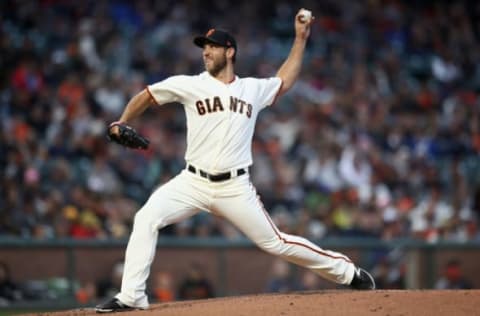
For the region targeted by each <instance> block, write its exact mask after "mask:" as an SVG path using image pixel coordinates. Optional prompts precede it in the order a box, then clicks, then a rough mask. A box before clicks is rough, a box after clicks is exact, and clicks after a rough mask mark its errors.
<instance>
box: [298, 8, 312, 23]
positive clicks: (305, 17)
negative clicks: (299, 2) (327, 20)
mask: <svg viewBox="0 0 480 316" xmlns="http://www.w3.org/2000/svg"><path fill="white" fill-rule="evenodd" d="M311 19H312V11H309V10H305V9H302V10H300V16H299V20H300V22H302V23H306V22H309V21H310V20H311Z"/></svg>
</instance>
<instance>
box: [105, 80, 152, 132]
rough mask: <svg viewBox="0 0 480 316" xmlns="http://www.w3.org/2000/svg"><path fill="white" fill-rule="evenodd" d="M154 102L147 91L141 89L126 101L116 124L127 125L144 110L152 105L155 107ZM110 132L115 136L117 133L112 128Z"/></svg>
mask: <svg viewBox="0 0 480 316" xmlns="http://www.w3.org/2000/svg"><path fill="white" fill-rule="evenodd" d="M155 104H156V102H155V100H154V99H153V97H152V96H151V94H150V93H149V92H148V91H147V89H143V90H142V91H141V92H139V93H138V94H136V95H135V96H134V97H133V98H131V99H130V101H128V103H127V106H126V107H125V109H124V110H123V113H122V115H121V116H120V119H119V120H118V121H117V123H124V124H128V122H129V121H131V120H132V119H134V118H136V117H138V116H140V114H142V113H143V112H145V110H146V109H147V108H148V107H149V106H152V105H155ZM111 131H112V132H113V133H114V134H116V133H118V127H117V126H113V127H112V129H111Z"/></svg>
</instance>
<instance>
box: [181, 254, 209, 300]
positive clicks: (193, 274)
mask: <svg viewBox="0 0 480 316" xmlns="http://www.w3.org/2000/svg"><path fill="white" fill-rule="evenodd" d="M177 296H178V298H179V299H181V300H198V299H205V298H212V297H215V292H214V290H213V286H212V284H211V282H210V281H209V280H208V279H207V276H206V275H205V272H204V271H203V267H202V266H201V265H200V264H199V263H196V262H192V263H190V265H189V266H188V270H187V274H186V276H185V278H184V279H183V280H182V281H181V282H180V285H179V288H178V295H177Z"/></svg>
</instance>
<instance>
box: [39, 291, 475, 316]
mask: <svg viewBox="0 0 480 316" xmlns="http://www.w3.org/2000/svg"><path fill="white" fill-rule="evenodd" d="M37 315H38V314H37ZM50 315H55V316H62V315H70V316H83V315H95V312H94V311H93V309H80V310H73V311H66V312H56V313H50ZM97 315H100V314H97ZM116 315H122V316H124V315H135V316H142V315H155V316H156V315H159V316H161V315H176V316H199V315H201V316H240V315H243V316H267V315H291V316H298V315H301V316H314V315H315V316H317V315H329V316H334V315H355V316H361V315H375V316H378V315H382V316H387V315H390V316H399V315H402V316H407V315H412V316H421V315H425V316H441V315H449V316H450V315H455V316H467V315H468V316H470V315H480V290H448V291H435V290H415V291H410V290H399V291H397V290H395V291H393V290H390V291H387V290H378V291H366V292H358V291H345V290H333V291H321V292H300V293H291V294H261V295H253V296H240V297H226V298H217V299H209V300H201V301H184V302H174V303H164V304H154V305H152V306H151V307H150V309H149V310H146V311H135V312H124V313H121V314H116Z"/></svg>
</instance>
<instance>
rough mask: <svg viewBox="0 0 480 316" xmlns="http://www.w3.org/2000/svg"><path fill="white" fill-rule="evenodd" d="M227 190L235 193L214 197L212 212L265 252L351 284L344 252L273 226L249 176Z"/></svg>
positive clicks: (351, 272)
mask: <svg viewBox="0 0 480 316" xmlns="http://www.w3.org/2000/svg"><path fill="white" fill-rule="evenodd" d="M232 185H233V186H238V188H230V189H228V190H229V191H230V192H233V191H236V192H238V193H237V194H236V195H232V194H231V193H230V194H227V195H226V196H225V197H224V198H221V197H219V198H217V199H216V200H215V203H214V208H213V211H215V212H218V213H219V214H220V215H222V216H223V217H225V218H226V219H228V220H229V221H231V222H232V223H233V224H234V225H235V226H236V227H238V228H239V229H240V230H241V231H242V232H243V233H244V234H245V235H246V236H247V237H248V238H249V239H251V240H252V241H253V242H255V244H257V245H258V247H260V248H261V249H263V250H265V251H266V252H268V253H271V254H274V255H276V256H280V257H282V258H283V259H285V260H287V261H289V262H292V263H295V264H298V265H300V266H303V267H306V268H308V269H311V270H312V271H313V272H315V273H316V274H318V275H320V276H322V277H323V278H325V279H328V280H330V281H333V282H336V283H339V284H346V285H347V284H350V283H351V282H352V279H353V277H354V273H355V265H354V264H353V262H352V261H351V260H350V259H349V258H348V257H347V256H345V255H343V254H340V253H337V252H334V251H329V250H324V249H322V248H320V247H318V246H317V245H315V244H313V243H312V242H310V241H308V240H307V239H305V238H302V237H299V236H293V235H288V234H285V233H282V232H280V231H279V230H278V228H277V227H276V226H275V224H274V223H273V221H272V220H271V218H270V216H269V215H268V213H267V212H266V211H265V210H264V208H263V204H262V203H261V201H260V199H259V198H258V196H257V193H256V190H255V188H254V187H253V185H252V184H251V183H250V182H249V180H248V178H247V177H245V178H243V179H236V181H235V184H232Z"/></svg>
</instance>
